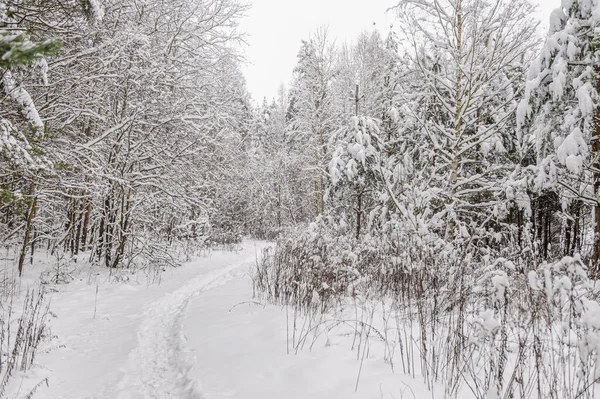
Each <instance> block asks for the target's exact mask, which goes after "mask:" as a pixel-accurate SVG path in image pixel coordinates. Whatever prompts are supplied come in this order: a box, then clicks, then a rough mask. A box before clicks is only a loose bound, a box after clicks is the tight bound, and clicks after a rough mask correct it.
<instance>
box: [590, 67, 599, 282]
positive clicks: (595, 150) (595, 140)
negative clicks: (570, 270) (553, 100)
mask: <svg viewBox="0 0 600 399" xmlns="http://www.w3.org/2000/svg"><path fill="white" fill-rule="evenodd" d="M594 72H596V90H600V66H595V67H594ZM591 141H592V156H594V157H595V161H594V168H593V169H594V196H595V197H596V204H595V205H594V255H593V258H594V264H593V267H592V273H593V274H598V269H599V266H600V265H599V264H600V200H599V194H600V107H598V106H597V107H596V112H595V118H594V130H593V132H592V140H591Z"/></svg>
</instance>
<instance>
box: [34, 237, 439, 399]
mask: <svg viewBox="0 0 600 399" xmlns="http://www.w3.org/2000/svg"><path fill="white" fill-rule="evenodd" d="M265 245H266V244H264V243H257V242H249V241H247V242H244V244H243V246H242V248H241V250H239V251H237V252H225V251H216V252H213V253H211V254H209V255H207V256H206V257H203V258H200V259H198V260H196V261H194V262H191V263H189V264H186V265H184V266H183V267H180V268H177V269H174V270H168V271H166V272H164V273H163V275H162V277H161V283H160V284H153V285H150V286H148V284H147V282H146V281H145V280H144V278H140V281H139V282H136V281H135V280H136V278H135V277H134V278H132V279H131V281H130V282H128V283H118V284H114V283H112V284H111V283H106V282H105V283H97V284H96V283H92V284H90V282H89V281H90V278H87V279H86V278H84V279H82V280H81V281H75V282H73V283H71V284H68V285H64V286H61V287H60V291H59V292H56V293H54V294H53V295H52V297H51V301H52V302H51V309H52V312H53V314H54V316H53V317H52V318H51V321H50V323H51V328H52V333H53V334H54V335H55V336H56V338H55V339H54V340H53V341H52V342H50V343H49V344H47V346H46V347H45V348H43V350H42V351H41V353H40V354H39V355H38V357H37V360H36V363H37V364H39V365H40V366H39V367H38V368H37V369H36V370H34V372H33V373H29V374H28V376H27V379H28V381H25V384H24V386H30V385H31V384H32V383H34V382H35V381H36V380H37V381H39V380H41V379H42V378H44V377H48V378H49V387H47V388H46V387H45V386H44V388H43V389H40V390H38V392H37V394H36V397H41V398H48V399H53V398H55V399H84V398H98V399H100V398H103V399H115V398H116V399H138V398H144V399H146V398H165V399H167V398H179V399H187V398H189V399H191V398H206V399H210V398H248V399H254V398H257V399H258V398H260V399H268V398H278V399H280V398H421V397H431V393H428V392H426V391H425V390H424V389H423V385H422V384H421V383H420V382H419V381H417V380H413V379H410V378H408V377H406V376H403V375H399V374H394V373H392V371H391V369H390V367H389V365H387V364H385V363H384V361H383V360H382V356H381V353H380V352H379V350H377V349H376V347H375V346H374V347H373V348H374V349H373V350H372V351H370V355H369V356H368V358H366V359H365V360H364V361H363V365H362V369H361V373H360V380H359V389H358V392H355V385H356V381H357V376H358V373H359V369H360V366H361V362H360V361H358V360H357V356H356V352H355V351H352V350H351V344H352V336H350V335H349V334H347V330H345V331H344V330H339V331H338V333H336V330H333V331H331V332H330V333H329V337H324V338H323V339H320V340H317V341H316V343H315V344H314V346H313V347H312V350H309V348H308V346H309V345H306V347H305V348H304V350H302V351H300V352H299V353H298V354H289V355H288V354H287V347H288V340H287V331H286V329H287V324H286V311H285V309H281V308H279V307H277V306H270V305H269V306H264V305H260V304H257V303H255V302H253V299H252V289H251V281H250V278H249V276H248V272H249V270H250V268H251V267H252V265H253V263H254V262H255V259H256V257H257V254H258V252H259V251H260V250H261V249H262V248H263V247H264V246H265ZM292 352H293V351H292Z"/></svg>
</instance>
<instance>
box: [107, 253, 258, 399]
mask: <svg viewBox="0 0 600 399" xmlns="http://www.w3.org/2000/svg"><path fill="white" fill-rule="evenodd" d="M251 261H252V259H244V260H243V261H242V262H239V261H238V262H236V263H234V264H232V265H230V266H228V267H224V268H223V269H220V270H215V271H212V272H210V273H208V274H206V275H202V276H199V277H197V278H195V279H193V280H191V281H190V282H189V283H187V284H186V285H184V286H183V287H181V288H179V289H177V290H176V291H174V292H173V293H171V294H169V295H167V296H166V297H165V298H161V299H159V300H158V301H156V302H155V303H153V304H152V305H150V306H149V308H148V309H147V310H146V312H145V314H144V318H143V321H142V323H141V326H140V330H139V332H138V345H137V347H136V348H135V350H134V351H133V352H132V353H131V355H130V359H129V365H128V368H127V369H126V370H125V376H124V378H123V379H122V381H121V382H120V383H119V385H118V388H117V393H118V394H116V395H110V396H112V397H116V398H118V399H130V398H131V399H134V398H144V399H145V398H148V399H150V398H152V399H154V398H156V399H167V398H173V399H175V398H177V399H194V398H201V397H202V396H201V393H200V391H199V389H198V387H197V386H196V382H195V381H194V380H192V379H190V378H189V376H188V372H189V371H190V369H191V367H192V366H193V364H192V362H191V361H190V360H189V359H187V355H186V352H185V341H186V340H185V337H184V336H183V321H184V319H185V317H186V316H187V313H186V312H187V308H188V305H189V303H190V301H191V300H192V298H194V297H195V296H197V295H198V294H200V293H201V292H203V291H206V290H209V289H211V288H213V287H217V286H219V285H222V284H224V283H225V282H227V281H228V280H229V279H231V278H232V277H233V276H234V275H235V274H240V273H244V272H245V271H246V270H247V268H248V267H245V268H242V266H249V262H251Z"/></svg>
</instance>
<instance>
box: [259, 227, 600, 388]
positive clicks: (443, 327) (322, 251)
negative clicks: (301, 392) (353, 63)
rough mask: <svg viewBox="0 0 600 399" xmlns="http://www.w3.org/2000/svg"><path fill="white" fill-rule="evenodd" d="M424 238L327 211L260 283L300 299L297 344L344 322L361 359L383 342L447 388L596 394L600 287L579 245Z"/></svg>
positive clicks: (387, 355) (294, 238)
mask: <svg viewBox="0 0 600 399" xmlns="http://www.w3.org/2000/svg"><path fill="white" fill-rule="evenodd" d="M424 238H425V237H417V236H415V235H412V236H411V235H408V234H403V233H402V232H401V231H397V232H396V234H388V235H386V236H385V237H383V236H377V237H376V236H372V237H371V236H367V237H362V238H361V239H360V240H356V239H353V238H348V236H343V235H335V233H334V229H331V228H329V227H328V225H327V223H326V222H325V221H324V220H319V221H317V222H315V223H313V224H311V225H310V226H309V228H308V229H306V230H303V231H300V232H298V231H297V232H295V233H291V234H288V235H287V236H285V237H282V238H281V239H280V240H279V241H278V242H277V246H276V247H275V248H273V249H267V250H265V252H264V253H263V257H262V259H260V261H259V262H257V267H256V270H255V273H254V276H253V283H254V290H255V294H256V295H257V296H258V297H259V298H261V299H262V300H264V301H268V302H272V303H277V304H280V305H283V306H285V307H287V308H288V309H289V312H290V313H291V314H292V315H293V316H291V320H289V321H288V324H289V325H288V329H289V331H290V333H289V335H290V336H289V341H290V348H292V350H293V351H298V350H302V349H305V350H306V349H308V348H310V346H311V343H312V342H314V340H315V339H316V338H317V337H319V336H320V335H322V334H325V335H326V334H327V333H328V331H331V330H333V329H335V328H338V327H339V326H340V325H344V326H346V327H349V329H350V330H351V331H352V334H353V335H354V339H353V345H352V349H353V350H356V354H357V360H359V361H361V362H362V360H364V356H365V354H367V356H368V352H369V350H370V344H369V342H371V341H372V340H375V341H378V342H380V343H383V347H382V348H383V349H382V350H383V353H378V355H377V356H382V357H383V359H385V361H386V362H388V363H389V365H390V366H391V367H392V368H393V370H394V371H395V372H399V373H404V374H407V375H410V376H412V377H414V378H421V379H423V381H424V383H425V384H426V385H427V386H428V387H429V389H431V390H435V389H436V387H440V386H442V387H444V388H443V393H442V392H439V391H438V392H437V394H436V395H434V396H433V397H436V398H437V397H447V398H457V397H460V398H465V397H473V398H481V399H489V398H556V399H561V398H563V399H577V398H593V397H596V395H595V394H596V393H597V392H596V387H597V383H598V382H599V381H600V364H599V362H598V354H599V353H600V303H599V302H598V299H599V293H600V287H599V286H598V285H597V284H596V283H595V281H593V280H591V279H590V278H589V277H588V273H587V268H586V266H585V264H584V263H583V262H582V260H581V259H580V257H579V256H574V257H564V258H563V259H561V260H559V261H557V262H553V263H545V262H540V263H535V262H534V261H533V260H527V261H524V260H519V261H515V260H513V261H511V260H509V259H506V258H502V257H496V258H492V257H490V256H483V257H473V256H471V255H470V254H469V253H468V252H467V250H464V249H462V250H461V249H452V248H448V246H445V245H444V244H442V243H441V242H440V241H439V240H437V242H436V240H430V242H429V243H428V245H424V243H425V242H427V240H424ZM357 385H358V381H357ZM438 395H439V396H438Z"/></svg>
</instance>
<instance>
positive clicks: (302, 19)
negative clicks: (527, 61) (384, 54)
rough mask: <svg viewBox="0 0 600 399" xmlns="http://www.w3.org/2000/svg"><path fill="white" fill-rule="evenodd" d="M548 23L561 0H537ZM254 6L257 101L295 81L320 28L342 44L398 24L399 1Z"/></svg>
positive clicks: (250, 17) (251, 85)
mask: <svg viewBox="0 0 600 399" xmlns="http://www.w3.org/2000/svg"><path fill="white" fill-rule="evenodd" d="M536 1H538V2H539V4H540V14H541V16H540V17H541V18H542V23H543V24H544V25H546V26H547V21H548V16H549V15H550V12H551V11H552V10H553V9H554V8H556V7H558V6H559V4H560V0H536ZM251 3H252V8H251V9H250V11H248V14H247V17H246V18H245V19H244V20H243V21H242V24H241V29H242V30H244V31H245V32H247V33H248V35H249V36H248V39H247V41H248V46H247V48H246V58H247V60H248V62H247V63H246V64H245V65H244V67H243V72H244V75H245V76H246V82H247V84H248V90H249V91H250V94H252V97H253V99H254V100H255V101H257V102H262V99H263V98H264V97H266V98H267V100H268V101H271V99H273V98H274V97H275V96H276V94H277V89H278V88H279V86H280V84H281V83H284V84H285V85H286V86H287V85H288V84H289V83H290V80H291V77H292V70H293V68H294V66H295V65H296V54H297V53H298V50H299V48H300V41H301V40H302V39H306V38H308V36H309V35H310V34H311V33H312V32H314V31H315V30H316V29H317V28H318V27H320V26H323V25H327V26H328V27H329V31H330V33H331V36H332V37H334V38H337V40H338V41H339V42H344V41H351V40H352V39H354V38H355V37H356V36H357V35H358V34H359V33H360V32H362V31H364V30H368V31H370V30H372V29H373V23H375V24H376V26H377V28H378V30H379V31H380V32H381V34H382V36H384V37H385V36H386V35H387V33H388V31H389V27H390V25H391V24H393V23H394V16H393V12H391V13H389V14H388V15H386V14H385V11H386V10H387V9H388V8H389V7H390V6H393V5H395V4H396V3H397V1H396V0H300V1H292V0H251Z"/></svg>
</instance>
